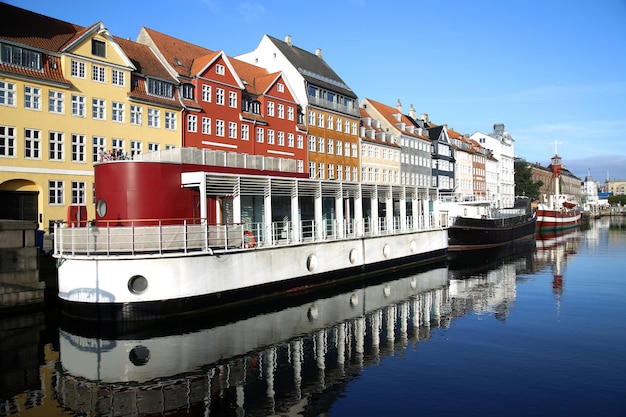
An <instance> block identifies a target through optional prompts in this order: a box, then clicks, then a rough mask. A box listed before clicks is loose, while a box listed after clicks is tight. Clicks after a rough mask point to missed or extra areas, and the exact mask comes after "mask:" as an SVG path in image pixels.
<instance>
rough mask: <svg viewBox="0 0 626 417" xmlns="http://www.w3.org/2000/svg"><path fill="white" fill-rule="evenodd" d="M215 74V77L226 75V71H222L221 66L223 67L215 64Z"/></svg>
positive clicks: (222, 67)
mask: <svg viewBox="0 0 626 417" xmlns="http://www.w3.org/2000/svg"><path fill="white" fill-rule="evenodd" d="M215 73H216V74H217V75H224V74H225V73H226V71H225V69H224V66H223V65H220V64H217V65H216V66H215Z"/></svg>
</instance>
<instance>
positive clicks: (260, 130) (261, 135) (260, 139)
mask: <svg viewBox="0 0 626 417" xmlns="http://www.w3.org/2000/svg"><path fill="white" fill-rule="evenodd" d="M263 132H264V131H263V128H262V127H257V128H256V141H257V142H259V143H263V142H264V141H265V139H264V133H263Z"/></svg>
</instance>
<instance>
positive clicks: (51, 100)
mask: <svg viewBox="0 0 626 417" xmlns="http://www.w3.org/2000/svg"><path fill="white" fill-rule="evenodd" d="M63 110H64V109H63V93H62V92H60V91H54V90H50V91H48V111H49V112H50V113H63Z"/></svg>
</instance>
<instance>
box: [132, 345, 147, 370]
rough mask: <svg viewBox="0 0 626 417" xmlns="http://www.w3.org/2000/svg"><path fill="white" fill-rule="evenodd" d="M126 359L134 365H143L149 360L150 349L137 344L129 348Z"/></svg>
mask: <svg viewBox="0 0 626 417" xmlns="http://www.w3.org/2000/svg"><path fill="white" fill-rule="evenodd" d="M128 360H130V362H131V363H132V364H133V365H135V366H143V365H145V364H147V363H148V361H149V360H150V349H148V348H147V347H145V346H141V345H137V346H135V347H134V348H132V349H131V350H130V353H129V355H128Z"/></svg>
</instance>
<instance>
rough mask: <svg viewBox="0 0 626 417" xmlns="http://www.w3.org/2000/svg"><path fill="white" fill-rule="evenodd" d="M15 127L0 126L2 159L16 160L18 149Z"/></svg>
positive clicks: (0, 152) (0, 154)
mask: <svg viewBox="0 0 626 417" xmlns="http://www.w3.org/2000/svg"><path fill="white" fill-rule="evenodd" d="M16 146H17V138H16V133H15V126H4V125H2V126H0V157H2V158H15V157H16V156H17V155H16V152H17V149H16Z"/></svg>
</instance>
